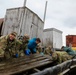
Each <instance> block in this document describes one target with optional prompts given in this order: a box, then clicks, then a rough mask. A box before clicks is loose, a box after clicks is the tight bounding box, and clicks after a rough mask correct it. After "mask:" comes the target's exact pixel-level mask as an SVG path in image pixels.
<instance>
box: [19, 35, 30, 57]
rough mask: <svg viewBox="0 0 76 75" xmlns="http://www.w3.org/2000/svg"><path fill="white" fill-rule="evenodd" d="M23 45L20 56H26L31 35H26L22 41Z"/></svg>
mask: <svg viewBox="0 0 76 75" xmlns="http://www.w3.org/2000/svg"><path fill="white" fill-rule="evenodd" d="M21 42H22V44H21V47H20V56H24V55H25V54H27V53H26V51H25V50H27V49H28V48H27V44H28V42H29V35H28V34H25V35H24V37H23V39H22V40H21Z"/></svg>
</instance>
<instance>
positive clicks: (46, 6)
mask: <svg viewBox="0 0 76 75" xmlns="http://www.w3.org/2000/svg"><path fill="white" fill-rule="evenodd" d="M47 3H48V1H46V3H45V11H44V18H43V21H44V23H45V18H46V10H47Z"/></svg>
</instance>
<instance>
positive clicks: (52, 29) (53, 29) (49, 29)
mask: <svg viewBox="0 0 76 75" xmlns="http://www.w3.org/2000/svg"><path fill="white" fill-rule="evenodd" d="M48 31H56V32H59V33H63V32H62V31H60V30H58V29H56V28H48V29H44V30H43V32H48Z"/></svg>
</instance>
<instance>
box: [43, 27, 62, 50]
mask: <svg viewBox="0 0 76 75" xmlns="http://www.w3.org/2000/svg"><path fill="white" fill-rule="evenodd" d="M43 33H44V34H43V45H44V46H50V45H51V46H52V47H53V48H58V49H60V48H61V47H62V31H60V30H58V29H55V28H48V29H44V31H43Z"/></svg>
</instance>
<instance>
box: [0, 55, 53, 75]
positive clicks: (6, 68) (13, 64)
mask: <svg viewBox="0 0 76 75" xmlns="http://www.w3.org/2000/svg"><path fill="white" fill-rule="evenodd" d="M50 63H52V58H51V57H50V56H48V55H44V56H42V55H38V54H34V55H30V56H24V57H20V58H14V59H12V60H9V61H6V62H2V63H0V75H10V74H16V73H21V72H23V71H28V70H30V69H33V68H37V67H41V66H44V65H47V64H50Z"/></svg>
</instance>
